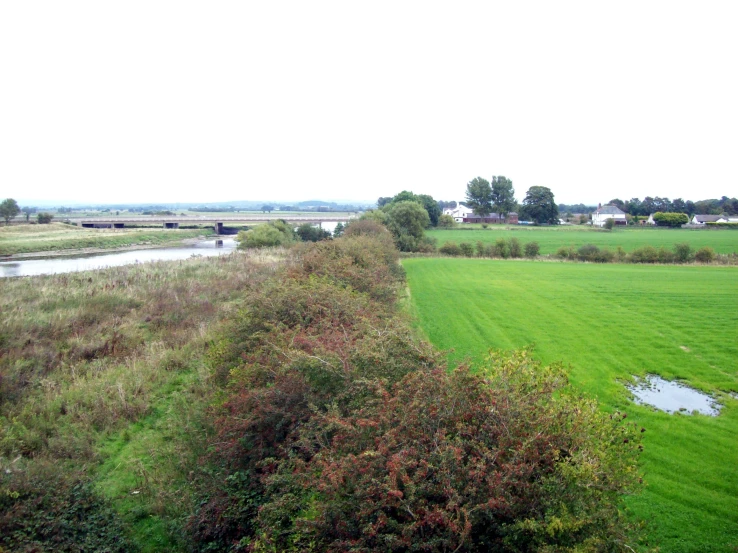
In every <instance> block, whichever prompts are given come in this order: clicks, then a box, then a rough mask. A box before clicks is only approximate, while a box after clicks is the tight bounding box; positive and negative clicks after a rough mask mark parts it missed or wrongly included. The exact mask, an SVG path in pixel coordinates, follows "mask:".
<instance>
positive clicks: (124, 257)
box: [0, 238, 236, 278]
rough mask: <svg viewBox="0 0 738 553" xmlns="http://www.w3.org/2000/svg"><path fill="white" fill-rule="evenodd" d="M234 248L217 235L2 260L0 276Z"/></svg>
mask: <svg viewBox="0 0 738 553" xmlns="http://www.w3.org/2000/svg"><path fill="white" fill-rule="evenodd" d="M235 249H236V241H235V240H234V239H233V238H219V239H216V240H202V241H200V242H196V243H194V244H189V245H187V246H176V247H164V248H151V249H147V250H132V251H126V252H115V253H99V254H92V255H84V256H75V257H52V258H47V259H28V260H23V259H20V260H17V261H3V262H0V278H3V277H17V276H35V275H50V274H56V273H73V272H76V271H89V270H92V269H102V268H104V267H117V266H120V265H129V264H131V263H145V262H147V261H171V260H177V259H187V258H188V257H191V256H193V255H197V256H206V257H210V256H215V255H224V254H229V253H231V252H232V251H234V250H235Z"/></svg>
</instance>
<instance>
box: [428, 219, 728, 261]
mask: <svg viewBox="0 0 738 553" xmlns="http://www.w3.org/2000/svg"><path fill="white" fill-rule="evenodd" d="M427 234H428V235H429V236H431V237H433V238H436V239H437V240H438V246H442V245H443V244H445V243H446V242H456V243H457V244H458V243H460V242H469V243H471V244H476V242H477V241H482V242H485V243H493V242H494V241H495V240H497V239H498V238H505V239H507V238H517V239H519V240H520V241H521V242H523V243H526V242H538V244H539V245H540V246H541V254H542V255H545V254H552V253H555V252H556V250H557V249H558V248H560V247H561V246H574V247H576V248H578V247H579V246H583V245H584V244H595V245H597V246H599V247H601V248H602V247H607V248H610V249H611V250H615V249H617V247H618V246H622V247H623V249H624V250H625V251H626V252H629V251H632V250H634V249H635V248H640V247H642V246H654V247H656V248H659V247H661V246H664V247H665V248H667V249H669V250H670V249H671V248H672V246H673V245H674V244H677V243H680V242H686V243H688V244H690V245H691V246H692V248H693V249H698V248H701V247H702V246H710V247H711V248H713V249H714V250H715V251H716V252H717V253H736V252H738V231H734V230H723V229H721V230H717V229H710V230H707V229H704V230H703V229H696V230H694V229H681V228H680V229H666V228H618V229H615V230H613V231H606V230H600V229H593V228H591V227H586V226H570V227H569V226H565V227H508V226H505V225H490V226H489V228H487V229H481V228H477V229H475V230H465V229H451V230H431V231H429V232H427Z"/></svg>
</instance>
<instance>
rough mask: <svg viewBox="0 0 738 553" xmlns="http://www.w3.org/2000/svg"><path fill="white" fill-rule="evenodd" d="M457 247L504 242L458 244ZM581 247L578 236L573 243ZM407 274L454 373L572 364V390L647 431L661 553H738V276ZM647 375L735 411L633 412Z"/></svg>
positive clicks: (727, 270) (534, 268)
mask: <svg viewBox="0 0 738 553" xmlns="http://www.w3.org/2000/svg"><path fill="white" fill-rule="evenodd" d="M559 232H561V231H559V230H556V231H548V230H534V231H531V236H536V237H537V239H540V241H541V242H542V244H543V242H544V241H543V239H541V238H538V237H545V236H546V233H551V235H552V236H558V233H559ZM554 233H556V234H554ZM438 234H441V232H438ZM459 234H460V235H475V234H481V235H491V236H492V237H496V236H498V235H499V234H501V233H498V232H493V231H480V232H479V233H477V232H465V231H456V232H455V233H454V232H453V231H451V232H448V234H447V235H450V236H453V238H449V239H458V238H456V236H457V235H459ZM582 234H583V235H586V236H599V235H600V234H599V233H592V234H589V233H582ZM514 235H515V236H520V235H524V232H521V233H517V232H516V233H515V234H514ZM577 235H578V234H577V233H576V232H572V233H571V234H566V236H567V237H569V236H570V237H571V240H574V239H575V237H576V236H577ZM723 235H727V236H730V237H736V238H738V234H734V233H732V232H725V233H720V232H709V231H707V232H695V233H694V236H696V237H699V236H706V237H707V238H709V239H711V240H713V242H711V243H710V245H712V246H713V247H716V249H717V243H716V242H715V241H714V240H715V239H716V238H718V239H722V236H723ZM602 236H610V235H608V234H604V233H602ZM612 236H623V237H629V238H631V240H632V241H631V242H625V243H624V244H630V245H632V246H635V245H639V242H638V240H641V237H645V238H644V240H645V242H644V243H649V241H648V237H649V236H651V237H660V238H661V240H662V241H663V240H667V238H666V237H670V236H679V238H677V239H676V240H675V241H686V240H687V239H686V238H683V236H692V233H689V232H681V231H676V232H674V231H644V232H642V233H638V232H634V233H632V234H630V233H629V231H623V232H622V233H620V234H618V233H617V232H616V233H613V235H612ZM584 241H585V242H586V241H590V240H589V238H587V239H586V240H584ZM654 241H655V240H653V241H651V242H650V243H653V242H654ZM662 243H663V242H662ZM553 244H554V240H550V241H549V242H548V247H549V248H552V247H553ZM697 244H699V242H697V243H695V245H697ZM632 246H631V247H632ZM723 246H724V247H723V251H725V244H723ZM624 247H625V246H624ZM403 265H404V267H405V269H406V271H407V276H408V284H409V290H410V294H411V296H410V302H409V307H410V309H411V310H412V311H414V314H415V316H416V317H417V321H418V324H419V326H420V328H421V329H422V331H423V332H424V333H425V334H426V335H427V336H428V337H429V338H430V340H431V341H432V342H433V343H434V344H435V345H437V346H439V347H441V348H454V352H453V353H450V354H449V355H450V358H451V359H452V360H454V361H460V360H463V359H465V358H470V359H471V360H475V359H480V358H481V357H482V356H483V355H485V353H486V351H487V350H488V348H501V349H511V348H519V347H523V346H527V345H530V344H535V352H536V355H537V356H538V357H540V358H541V359H542V360H543V361H545V362H552V361H555V360H563V361H564V362H566V363H570V364H571V370H570V374H571V380H572V382H573V384H574V385H575V386H576V387H578V388H579V389H580V390H582V391H583V392H585V393H587V394H589V395H591V396H595V397H597V398H598V399H599V400H600V402H601V403H602V404H603V408H604V409H608V410H610V409H621V410H622V409H624V410H626V411H627V413H628V414H629V416H630V417H632V418H633V419H635V420H636V421H637V422H638V423H639V424H641V425H643V427H644V428H646V434H645V440H644V445H645V451H644V453H643V456H642V458H641V461H642V462H641V465H642V469H643V474H644V480H645V481H646V484H647V486H646V488H645V491H644V492H643V493H642V494H641V495H639V496H637V497H631V498H629V500H628V504H629V507H630V508H631V509H632V511H633V513H634V514H635V516H636V517H639V518H641V519H644V520H645V521H647V523H648V530H647V536H648V543H649V545H651V546H660V547H661V551H663V552H670V553H677V552H679V553H687V552H689V553H696V552H708V551H710V552H712V551H723V552H728V551H735V549H733V548H734V547H736V546H738V470H736V467H738V400H736V399H733V398H731V397H729V396H728V395H727V394H725V393H723V392H724V391H732V392H738V271H737V270H736V269H735V268H733V267H683V266H633V265H619V264H614V265H590V264H586V265H584V264H550V263H535V262H525V261H492V260H477V259H406V260H404V261H403ZM648 373H656V374H660V375H662V376H663V377H665V378H667V379H681V380H684V381H686V382H688V383H689V384H690V385H692V386H694V387H696V388H699V389H702V390H704V391H707V392H711V393H714V394H716V395H717V396H718V397H720V398H721V400H722V401H723V403H724V405H725V407H724V408H723V411H722V413H721V415H720V416H719V417H717V418H712V417H707V416H702V415H695V416H686V415H669V414H666V413H663V412H660V411H655V410H653V409H650V408H648V407H644V406H638V405H635V404H633V403H631V402H630V401H629V400H628V394H627V392H626V389H625V388H624V387H623V385H622V384H621V383H620V382H621V381H624V380H628V379H630V378H631V376H632V375H645V374H648Z"/></svg>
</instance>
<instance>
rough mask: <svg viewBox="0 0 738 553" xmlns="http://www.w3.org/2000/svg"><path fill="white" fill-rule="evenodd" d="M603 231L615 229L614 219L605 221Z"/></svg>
mask: <svg viewBox="0 0 738 553" xmlns="http://www.w3.org/2000/svg"><path fill="white" fill-rule="evenodd" d="M604 226H605V229H607V230H612V229H613V228H614V227H615V219H613V218H612V217H610V218H608V219H605V225H604Z"/></svg>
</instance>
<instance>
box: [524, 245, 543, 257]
mask: <svg viewBox="0 0 738 553" xmlns="http://www.w3.org/2000/svg"><path fill="white" fill-rule="evenodd" d="M540 251H541V247H540V246H539V245H538V242H528V243H527V244H526V245H525V257H537V256H538V254H539V252H540Z"/></svg>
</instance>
